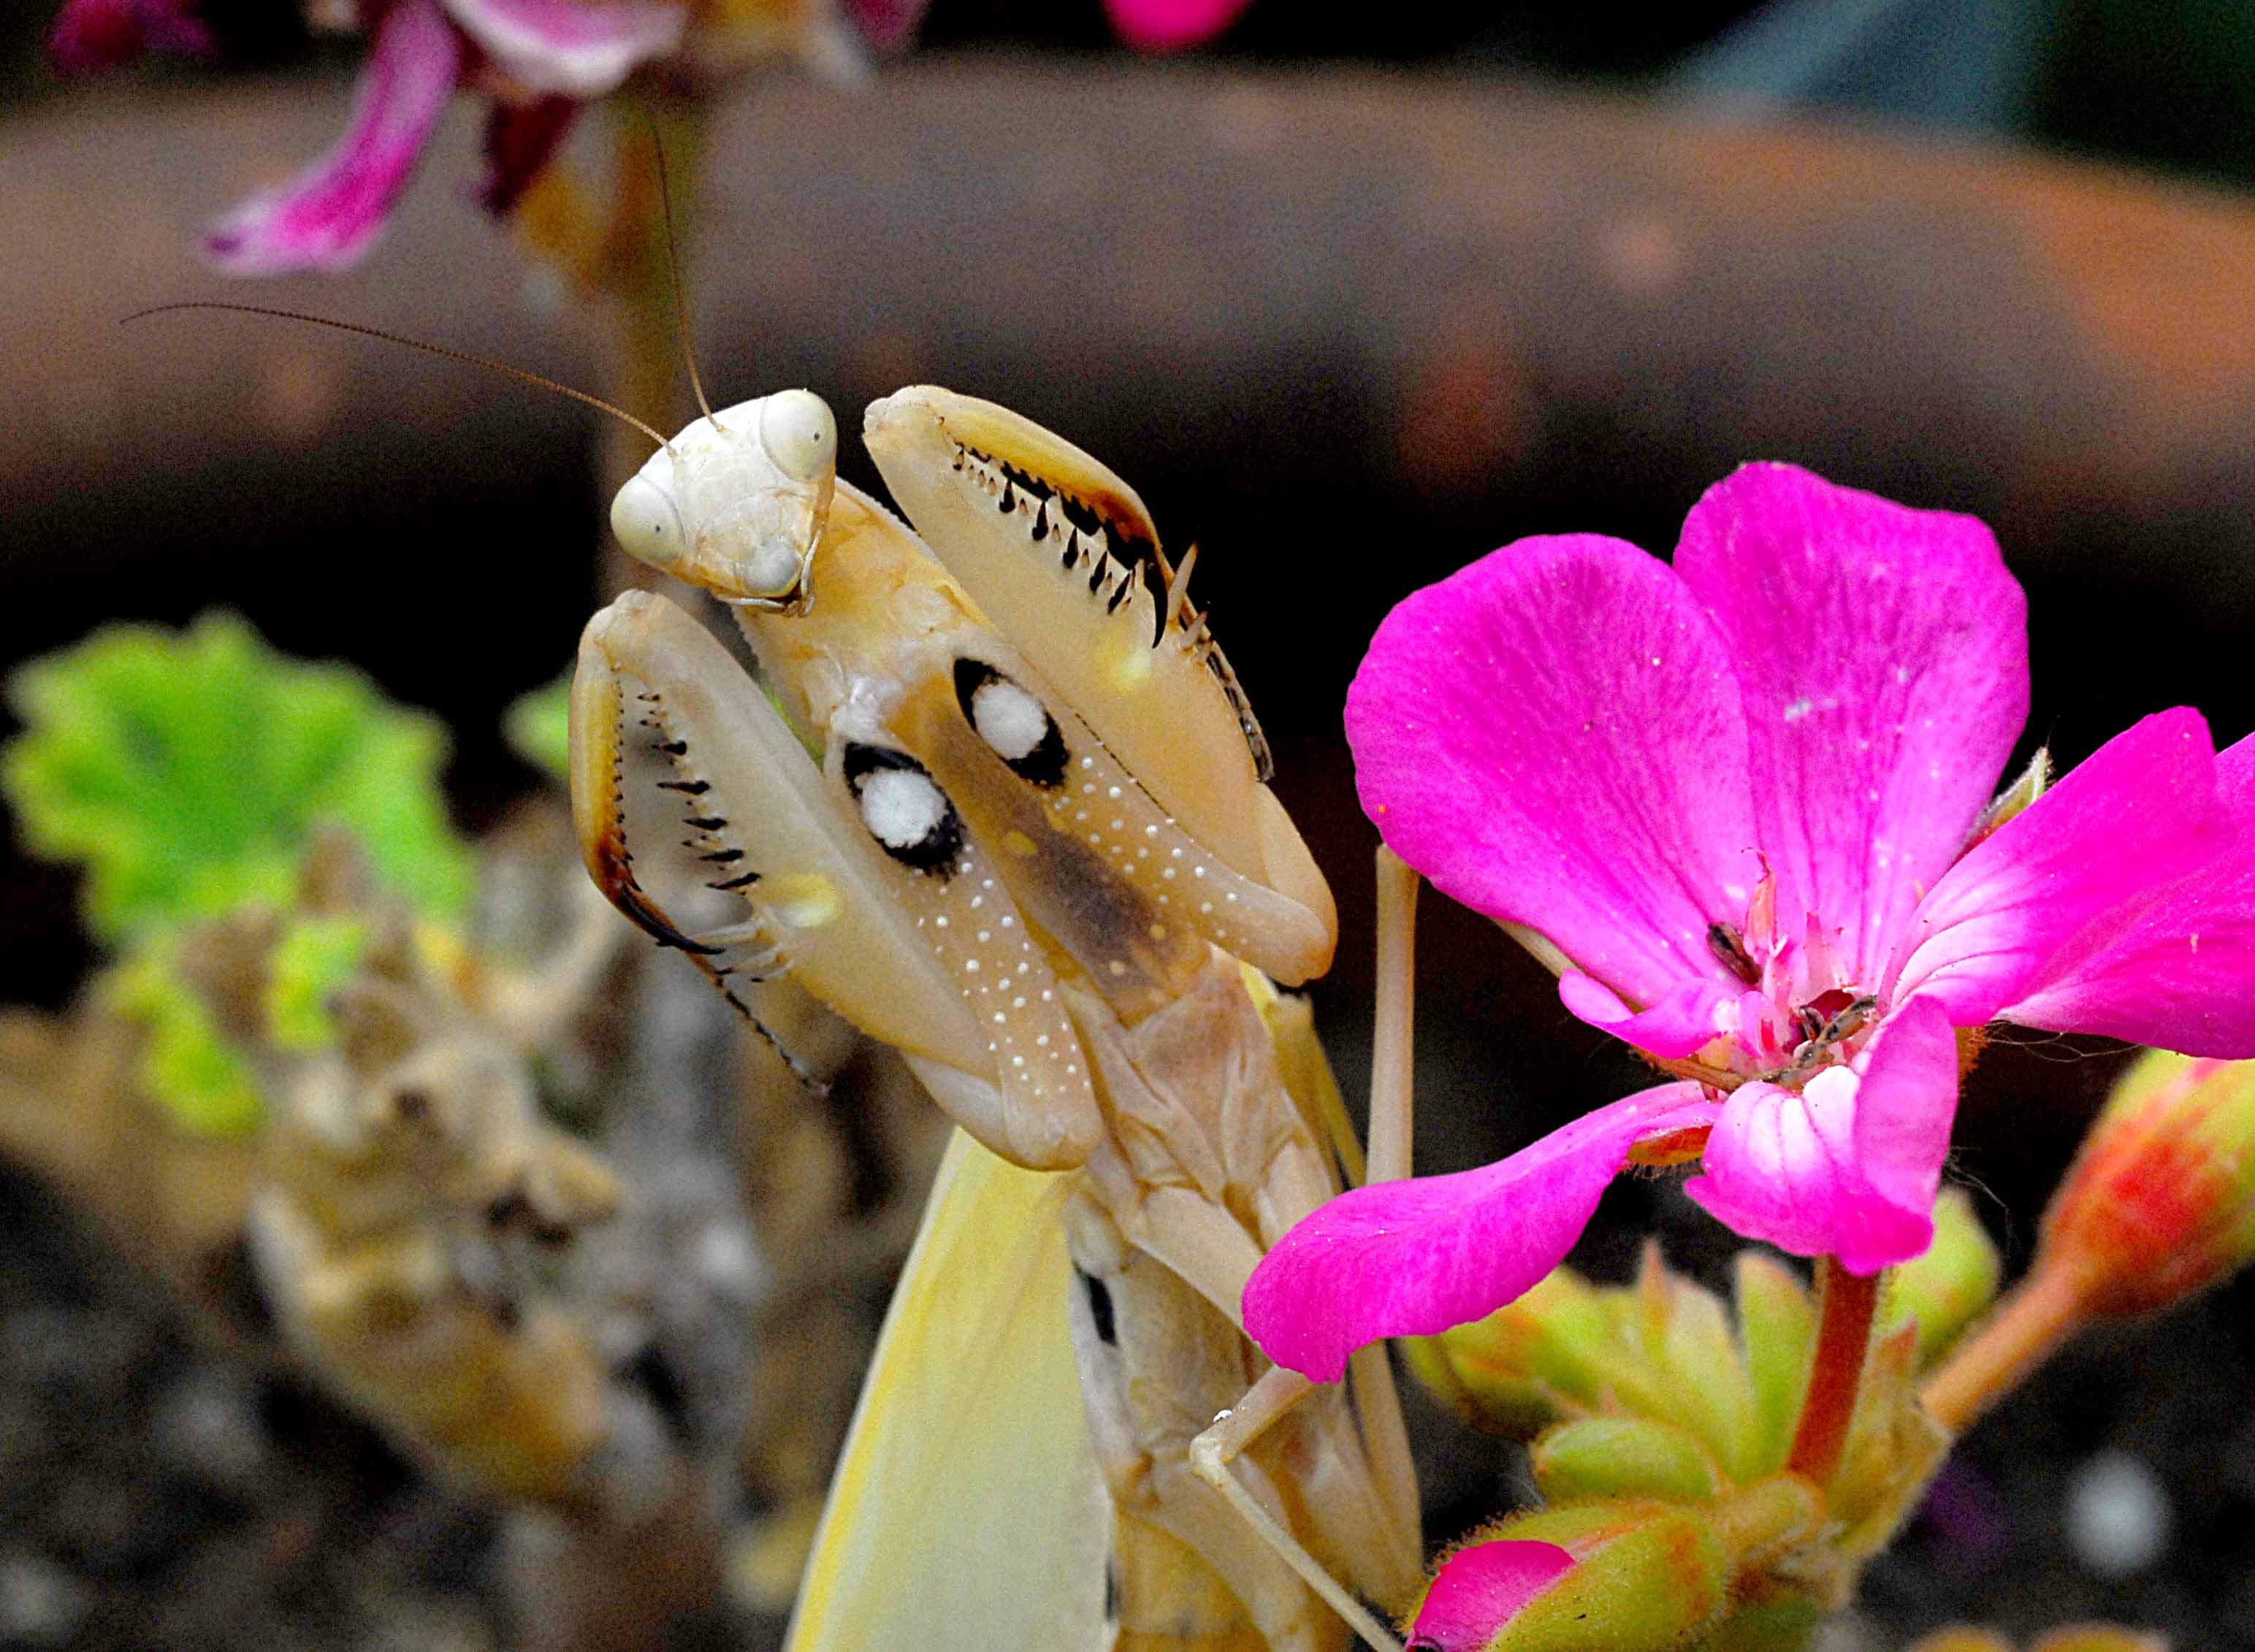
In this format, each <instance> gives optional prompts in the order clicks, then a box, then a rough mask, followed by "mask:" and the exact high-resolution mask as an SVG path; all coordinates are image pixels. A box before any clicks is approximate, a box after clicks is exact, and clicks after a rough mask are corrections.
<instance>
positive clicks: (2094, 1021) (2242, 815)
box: [1999, 739, 2255, 1061]
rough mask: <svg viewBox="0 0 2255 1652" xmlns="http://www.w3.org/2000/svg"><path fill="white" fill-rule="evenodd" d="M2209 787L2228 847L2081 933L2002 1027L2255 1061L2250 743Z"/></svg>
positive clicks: (2226, 761) (2230, 757)
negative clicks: (2223, 817)
mask: <svg viewBox="0 0 2255 1652" xmlns="http://www.w3.org/2000/svg"><path fill="white" fill-rule="evenodd" d="M2216 791H2217V795H2218V796H2219V798H2220V799H2221V801H2222V802H2223V807H2224V809H2225V810H2226V812H2227V813H2228V814H2229V815H2230V817H2231V823H2232V826H2233V828H2234V830H2233V834H2232V839H2231V842H2230V846H2229V847H2228V848H2226V849H2225V850H2224V851H2223V852H2222V853H2221V854H2219V855H2218V856H2217V857H2216V858H2215V859H2214V860H2213V861H2211V862H2210V863H2209V865H2206V866H2204V867H2202V869H2201V870H2200V871H2198V872H2194V873H2193V874H2192V875H2191V876H2190V877H2188V878H2185V879H2180V880H2179V881H2177V882H2175V883H2173V884H2169V885H2167V886H2165V887H2163V888H2161V889H2159V890H2156V891H2154V892H2153V893H2152V894H2151V895H2149V896H2148V897H2147V898H2146V900H2144V901H2143V902H2142V903H2140V904H2139V906H2137V907H2134V908H2132V909H2130V910H2126V911H2123V912H2117V913H2111V914H2107V915H2106V916H2104V917H2103V918H2100V919H2099V920H2098V921H2096V922H2095V923H2092V924H2090V925H2089V926H2087V927H2086V928H2085V929H2084V930H2083V933H2082V934H2081V935H2077V936H2076V937H2075V939H2074V940H2072V941H2070V942H2068V944H2067V945H2066V946H2065V947H2063V948H2062V949H2061V950H2060V952H2059V953H2058V954H2057V955H2056V956H2054V957H2053V958H2051V959H2050V960H2049V961H2048V963H2046V964H2045V965H2044V967H2043V969H2042V970H2041V971H2040V972H2039V974H2038V976H2037V977H2036V979H2035V980H2034V982H2033V983H2031V984H2029V987H2028V989H2027V997H2026V998H2022V999H2021V1000H2020V1002H2019V1003H2017V1004H2014V1005H2010V1006H2008V1007H2007V1008H2006V1009H2005V1010H2003V1011H2001V1012H1999V1013H2000V1014H2001V1015H2002V1016H2003V1017H2004V1019H2006V1020H2008V1021H2017V1022H2019V1023H2020V1025H2021V1026H2040V1027H2048V1028H2050V1029H2052V1030H2054V1031H2056V1032H2074V1033H2108V1034H2111V1036H2113V1037H2115V1038H2118V1039H2128V1040H2131V1041H2132V1043H2137V1044H2157V1045H2160V1046H2161V1047H2164V1048H2166V1049H2172V1050H2182V1051H2184V1052H2185V1053H2186V1054H2191V1055H2211V1056H2221V1057H2223V1058H2226V1059H2228V1060H2231V1061H2243V1060H2245V1059H2247V1058H2248V1057H2250V1056H2255V739H2244V740H2242V741H2240V742H2239V744H2238V745H2237V746H2233V747H2232V748H2231V749H2230V751H2228V752H2224V753H2221V754H2219V755H2218V756H2217V758H2216Z"/></svg>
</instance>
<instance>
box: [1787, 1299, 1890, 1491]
mask: <svg viewBox="0 0 2255 1652" xmlns="http://www.w3.org/2000/svg"><path fill="white" fill-rule="evenodd" d="M1816 1289H1817V1321H1816V1355H1815V1357H1814V1359H1813V1360H1812V1361H1811V1362H1810V1365H1809V1390H1808V1392H1807V1393H1806V1394H1805V1395H1803V1396H1802V1401H1801V1421H1800V1423H1799V1424H1798V1425H1796V1426H1795V1429H1794V1432H1793V1450H1792V1452H1791V1453H1789V1454H1788V1456H1787V1458H1786V1467H1788V1468H1789V1469H1791V1470H1792V1471H1793V1472H1794V1473H1795V1474H1799V1475H1801V1476H1802V1478H1803V1479H1804V1480H1807V1481H1810V1482H1811V1483H1813V1484H1815V1485H1817V1486H1829V1485H1830V1484H1831V1481H1832V1476H1833V1475H1834V1474H1837V1472H1838V1471H1839V1467H1840V1455H1841V1453H1842V1452H1844V1450H1846V1449H1847V1445H1848V1425H1849V1424H1850V1423H1851V1422H1853V1421H1854V1420H1855V1416H1856V1396H1857V1393H1858V1390H1861V1389H1862V1387H1863V1383H1864V1362H1865V1358H1866V1356H1868V1355H1870V1353H1871V1349H1872V1322H1873V1320H1875V1319H1876V1318H1877V1317H1878V1313H1879V1276H1878V1275H1877V1274H1873V1275H1872V1276H1871V1277H1870V1278H1862V1277H1860V1276H1858V1275H1856V1274H1853V1273H1851V1272H1849V1271H1848V1270H1847V1269H1845V1268H1844V1267H1842V1266H1841V1265H1840V1259H1839V1258H1838V1257H1818V1258H1817V1262H1816Z"/></svg>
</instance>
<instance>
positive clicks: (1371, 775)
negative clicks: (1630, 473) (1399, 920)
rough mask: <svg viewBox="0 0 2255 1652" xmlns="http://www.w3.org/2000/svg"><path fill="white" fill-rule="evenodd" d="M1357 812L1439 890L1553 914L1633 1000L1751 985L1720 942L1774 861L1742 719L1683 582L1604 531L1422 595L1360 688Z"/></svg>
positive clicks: (1353, 715) (1355, 700)
mask: <svg viewBox="0 0 2255 1652" xmlns="http://www.w3.org/2000/svg"><path fill="white" fill-rule="evenodd" d="M1346 732H1347V742H1348V744H1349V745H1350V746H1352V747H1353V748H1354V760H1355V780H1356V785H1357V787H1358V788H1359V791H1360V793H1361V796H1362V806H1363V809H1364V810H1365V811H1366V813H1367V814H1368V815H1369V816H1370V817H1371V819H1372V820H1373V821H1374V822H1376V823H1377V825H1378V830H1379V833H1380V836H1382V837H1384V838H1385V839H1386V841H1387V844H1390V845H1391V846H1392V847H1393V849H1394V852H1395V853H1396V854H1398V855H1400V856H1401V858H1403V859H1404V860H1406V861H1408V863H1409V864H1410V865H1413V866H1415V867H1416V868H1417V869H1418V870H1419V871H1420V872H1423V873H1424V874H1425V875H1426V876H1427V877H1428V878H1430V879H1432V880H1433V882H1434V883H1435V885H1437V886H1438V887H1439V888H1440V889H1441V890H1442V891H1444V893H1447V894H1450V895H1452V896H1454V897H1455V898H1456V899H1457V900H1461V901H1463V902H1464V903H1465V905H1467V906H1469V907H1474V908H1476V909H1478V910H1479V911H1481V912H1484V913H1486V914H1488V915H1489V916H1490V917H1493V918H1501V919H1507V920H1509V921H1512V922H1514V923H1521V924H1525V925H1527V926H1528V927H1529V928H1534V929H1537V930H1540V931H1541V932H1542V934H1543V935H1547V936H1549V938H1550V940H1551V941H1552V942H1555V943H1556V945H1557V946H1558V947H1559V949H1561V950H1562V951H1563V952H1564V953H1565V954H1566V956H1568V957H1570V958H1571V959H1572V960H1573V961H1574V962H1575V963H1577V965H1579V966H1580V967H1581V968H1582V969H1584V970H1587V971H1588V972H1589V973H1590V974H1591V975H1592V976H1594V977H1597V978H1598V981H1600V982H1601V983H1603V984H1605V985H1606V986H1608V987H1611V988H1612V989H1613V990H1614V991H1616V992H1618V993H1619V994H1620V995H1621V996H1622V997H1623V998H1626V999H1628V1000H1630V1001H1631V1002H1632V1003H1635V1004H1643V1005H1650V1004H1654V1003H1657V1002H1658V1001H1659V1000H1660V999H1661V998H1664V997H1666V996H1667V995H1668V993H1670V992H1672V991H1675V990H1677V989H1678V988H1680V987H1682V985H1683V984H1685V983H1686V982H1687V981H1690V980H1695V979H1707V980H1714V981H1725V982H1727V981H1731V980H1733V979H1735V977H1732V976H1731V975H1730V974H1729V972H1728V971H1727V970H1725V969H1724V967H1723V965H1722V964H1721V963H1720V962H1719V961H1718V959H1717V958H1716V956H1715V954H1714V951H1713V949H1711V947H1709V945H1708V944H1707V931H1708V928H1709V927H1710V926H1711V925H1712V924H1715V923H1718V922H1722V923H1733V924H1735V923H1739V922H1740V921H1743V920H1744V918H1745V916H1746V901H1747V899H1748V896H1749V894H1750V893H1751V892H1752V890H1753V886H1754V883H1755V881H1756V880H1757V879H1760V876H1761V864H1760V858H1758V856H1757V855H1756V854H1755V852H1754V843H1755V839H1754V829H1753V801H1752V795H1751V793H1750V792H1749V790H1748V789H1747V783H1746V724H1745V719H1744V718H1743V717H1742V715H1741V714H1740V712H1739V691H1738V685H1737V683H1736V681H1735V679H1734V678H1733V677H1732V674H1731V667H1730V662H1729V657H1728V654H1727V651H1726V649H1725V645H1724V643H1723V640H1722V638H1721V636H1720V635H1719V634H1718V633H1717V632H1716V630H1715V627H1714V626H1713V625H1712V623H1711V622H1710V621H1709V620H1708V619H1707V617H1706V616H1705V615H1704V614H1703V613H1700V612H1699V610H1698V607H1697V605H1696V604H1695V603H1694V602H1693V600H1692V598H1691V596H1690V593H1689V591H1687V590H1686V589H1685V587H1684V585H1683V583H1682V581H1681V580H1679V579H1678V578H1677V577H1675V574H1674V573H1673V572H1671V571H1670V570H1668V567H1667V566H1666V565H1665V564H1664V563H1660V562H1657V561H1655V560H1654V559H1653V558H1652V557H1650V556H1646V555H1645V554H1644V553H1643V552H1642V551H1640V550H1639V549H1636V548H1635V547H1634V546H1633V545H1628V544H1624V543H1622V542H1620V541H1619V540H1615V539H1605V538H1600V537H1598V536H1597V535H1573V536H1570V537H1560V538H1544V539H1522V540H1521V541H1519V542H1517V543H1516V544H1512V545H1507V546H1505V547H1504V548H1503V549H1501V550H1499V551H1496V552H1494V553H1493V555H1490V556H1484V557H1482V558H1481V559H1480V560H1479V561H1478V562H1476V563H1472V566H1470V567H1469V568H1465V569H1463V570H1459V571H1458V572H1457V573H1455V574H1452V575H1451V576H1450V577H1448V578H1446V579H1444V580H1443V581H1441V583H1440V584H1437V585H1429V586H1427V587H1426V588H1425V589H1424V590H1423V591H1416V592H1414V593H1413V594H1412V595H1411V596H1409V597H1408V598H1407V599H1406V600H1405V601H1403V602H1402V603H1401V606H1399V607H1397V608H1395V609H1394V612H1393V613H1390V614H1388V615H1387V617H1386V620H1385V621H1384V623H1382V624H1381V625H1380V627H1378V634H1377V635H1376V636H1375V637H1373V639H1372V640H1371V644H1370V652H1369V654H1368V655H1366V657H1365V658H1364V660H1363V662H1362V668H1361V669H1360V670H1359V672H1357V673H1356V675H1355V679H1354V685H1353V687H1352V688H1351V689H1350V690H1348V691H1347V702H1346Z"/></svg>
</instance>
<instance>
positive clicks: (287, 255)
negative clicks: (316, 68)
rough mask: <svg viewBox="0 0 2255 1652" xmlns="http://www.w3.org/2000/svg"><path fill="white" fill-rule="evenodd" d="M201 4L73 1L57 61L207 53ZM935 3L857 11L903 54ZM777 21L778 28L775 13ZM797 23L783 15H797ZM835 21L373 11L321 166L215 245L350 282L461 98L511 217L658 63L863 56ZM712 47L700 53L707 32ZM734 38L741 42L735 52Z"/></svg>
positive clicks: (486, 186) (499, 205)
mask: <svg viewBox="0 0 2255 1652" xmlns="http://www.w3.org/2000/svg"><path fill="white" fill-rule="evenodd" d="M199 7H200V0H68V3H67V4H66V5H65V7H64V8H63V11H61V13H60V15H59V17H58V18H57V19H56V23H55V27H54V31H53V36H52V38H51V40H50V46H49V51H50V55H51V56H52V57H53V59H54V61H55V63H56V65H57V66H58V67H59V68H61V69H63V70H65V71H66V72H70V73H78V72H83V71H88V70H94V69H102V68H110V67H114V66H117V65H119V64H121V63H123V62H126V61H129V60H130V59H133V58H135V57H137V56H138V55H139V54H140V53H141V52H143V51H144V50H147V49H158V50H166V51H195V52H207V51H209V50H210V49H211V45H212V39H211V36H210V34H209V31H207V29H206V28H205V26H204V24H203V22H202V20H201V18H200V15H199ZM923 9H924V5H923V0H845V5H844V10H845V11H846V12H847V13H848V14H850V15H851V16H852V17H853V18H854V20H855V22H856V24H857V25H859V26H860V28H861V30H862V31H863V32H864V33H865V35H866V36H867V38H869V39H870V40H872V41H873V42H874V43H875V44H876V45H881V46H893V45H899V44H901V43H902V42H903V41H904V40H905V39H906V38H908V36H909V35H910V33H912V32H913V31H914V30H915V27H916V25H917V20H918V18H920V17H921V15H922V12H923ZM770 12H774V13H776V15H774V16H769V13H770ZM786 12H787V13H788V15H787V16H786V15H784V14H785V13H786ZM829 15H830V14H829V13H828V12H826V11H824V10H823V9H822V8H819V7H815V8H805V7H799V6H790V7H784V8H777V7H775V6H772V5H769V4H767V3H766V0H364V4H362V5H361V7H360V8H359V16H360V18H361V20H362V24H363V25H364V26H365V27H366V28H367V29H368V31H369V34H370V37H371V45H370V50H369V60H368V65H367V67H366V69H365V70H364V71H363V72H362V76H361V82H360V88H359V92H358V95H356V97H355V101H354V105H353V110H352V115H351V117H350V119H349V121H348V123H347V125H346V128H345V131H344V133H343V135H342V136H341V137H340V138H339V139H338V140H337V142H336V144H334V146H333V147H332V148H331V149H330V150H329V151H328V153H327V154H326V155H324V156H322V157H321V158H320V159H319V160H317V161H315V162H314V163H313V165H310V166H307V167H306V168H305V169H304V170H303V171H301V172H299V173H298V174H297V175H296V176H295V177H293V178H292V179H288V180H287V181H286V182H285V183H284V184H282V185H281V186H278V187H277V188H275V189H271V190H268V191H265V192H263V193H260V194H257V195H255V196H253V197H252V198H251V199H250V200H246V201H244V202H243V203H242V204H241V205H240V206H238V207H235V209H234V210H232V211H231V212H229V213H228V214H225V215H224V216H223V217H221V219H220V220H219V221H218V222H217V223H215V224H214V226H213V227H212V229H211V232H210V234H209V235H208V236H207V240H206V242H205V247H206V250H207V252H208V253H209V255H210V256H211V258H212V260H213V262H215V263H216V264H218V265H219V267H220V268H221V269H225V270H228V272H230V273H232V274H235V275H253V276H263V275H279V274H284V273H286V272H289V271H292V270H298V269H343V268H344V267H346V266H347V265H348V264H350V263H352V262H354V261H355V260H356V259H358V258H359V257H360V256H361V255H363V254H364V253H366V252H367V251H368V249H369V248H370V247H371V246H373V245H374V244H375V242H376V237H377V235H379V234H381V232H382V230H383V225H384V223H385V221H386V220H387V219H388V218H389V217H390V214H391V210H392V208H393V207H394V206H395V205H396V204H397V201H398V200H399V196H400V194H401V193H402V192H403V191H404V189H405V188H406V187H407V185H408V183H409V181H410V180H411V179H412V178H413V177H414V174H415V168H416V166H417V164H418V162H419V161H420V160H421V158H422V156H423V151H424V149H425V145H426V144H428V142H429V141H430V137H431V134H432V130H434V129H435V128H436V126H437V125H438V123H439V116H441V115H442V114H444V113H445V111H446V103H447V100H448V99H450V98H451V97H452V96H453V94H454V92H455V91H456V90H457V88H465V89H469V90H474V91H477V92H480V93H482V94H484V95H486V96H487V97H488V99H489V100H490V108H489V111H488V118H487V123H486V173H485V177H484V179H482V181H481V184H480V186H479V188H478V191H477V193H478V198H479V199H480V200H481V201H482V202H483V203H484V204H485V205H486V206H487V207H488V208H489V209H490V210H492V211H494V212H496V213H506V212H508V211H509V210H510V209H511V208H512V207H514V206H515V205H516V202H517V200H519V199H520V198H521V196H522V195H523V192H524V189H525V186H527V185H528V184H529V183H530V181H531V180H532V179H533V178H534V177H536V176H537V174H538V173H539V172H540V170H541V169H542V168H543V167H544V166H545V165H547V164H548V162H549V161H550V159H551V158H552V157H553V156H554V154H555V151H556V149H557V146H558V144H560V143H561V142H562V141H563V138H564V137H565V135H566V132H567V131H568V130H570V127H571V124H572V120H573V116H574V115H575V114H576V113H577V111H578V109H580V107H581V106H582V105H583V104H585V103H587V102H593V101H594V100H596V99H599V98H601V97H604V96H607V95H609V94H610V93H612V92H615V91H616V90H617V89H618V88H619V87H620V86H621V85H622V84H623V83H624V81H626V79H627V77H628V76H629V75H630V74H632V73H634V72H635V71H636V69H637V68H639V67H641V66H643V65H644V64H646V63H649V62H651V61H652V60H653V59H670V58H673V57H675V56H676V55H677V54H684V53H686V54H688V55H691V56H698V57H699V58H700V59H709V61H710V63H711V64H712V65H715V66H727V65H730V64H732V63H734V62H735V61H737V60H740V59H741V58H743V57H744V56H745V55H747V54H749V55H758V54H759V53H760V52H764V51H769V50H773V49H775V48H776V46H777V45H783V44H788V43H794V42H795V43H796V45H797V49H800V50H802V51H803V52H805V53H806V54H807V55H810V56H812V57H816V58H818V59H821V60H823V61H825V62H828V63H832V64H835V63H836V62H837V61H838V60H839V57H840V55H841V54H843V55H844V56H845V57H847V59H849V60H850V58H851V50H850V47H848V46H847V45H844V44H843V42H842V38H833V37H832V33H831V32H830V31H829V29H828V27H827V24H826V20H827V18H828V17H829ZM699 29H705V30H708V31H709V32H710V34H711V35H712V37H713V38H712V39H711V40H709V41H706V42H705V43H704V46H703V48H702V49H701V50H700V49H699V48H698V43H697V42H695V41H692V40H691V39H690V38H689V37H690V36H691V34H692V31H697V30H699ZM731 37H741V38H740V39H733V40H732V38H731Z"/></svg>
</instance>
